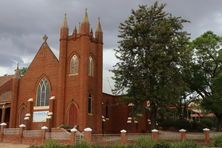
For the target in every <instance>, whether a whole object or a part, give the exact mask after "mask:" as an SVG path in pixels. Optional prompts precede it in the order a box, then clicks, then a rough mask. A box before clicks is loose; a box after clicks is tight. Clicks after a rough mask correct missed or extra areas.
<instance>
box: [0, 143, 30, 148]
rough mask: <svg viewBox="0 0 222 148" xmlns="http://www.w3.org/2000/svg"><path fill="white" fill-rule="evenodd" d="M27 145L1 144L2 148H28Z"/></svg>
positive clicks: (0, 147)
mask: <svg viewBox="0 0 222 148" xmlns="http://www.w3.org/2000/svg"><path fill="white" fill-rule="evenodd" d="M28 147H29V145H25V144H11V143H0V148H28Z"/></svg>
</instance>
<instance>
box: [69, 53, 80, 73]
mask: <svg viewBox="0 0 222 148" xmlns="http://www.w3.org/2000/svg"><path fill="white" fill-rule="evenodd" d="M78 72H79V60H78V57H77V56H76V55H74V56H73V57H72V58H71V61H70V74H78Z"/></svg>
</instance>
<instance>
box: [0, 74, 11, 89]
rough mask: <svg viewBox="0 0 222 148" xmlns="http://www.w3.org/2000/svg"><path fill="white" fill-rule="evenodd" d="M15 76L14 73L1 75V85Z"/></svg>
mask: <svg viewBox="0 0 222 148" xmlns="http://www.w3.org/2000/svg"><path fill="white" fill-rule="evenodd" d="M13 77H14V75H5V76H1V77H0V86H2V85H3V84H5V83H6V82H7V81H9V80H10V79H12V78H13Z"/></svg>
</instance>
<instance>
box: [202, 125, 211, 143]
mask: <svg viewBox="0 0 222 148" xmlns="http://www.w3.org/2000/svg"><path fill="white" fill-rule="evenodd" d="M203 132H204V142H205V143H206V144H208V143H209V141H210V134H209V133H210V129H208V128H204V129H203Z"/></svg>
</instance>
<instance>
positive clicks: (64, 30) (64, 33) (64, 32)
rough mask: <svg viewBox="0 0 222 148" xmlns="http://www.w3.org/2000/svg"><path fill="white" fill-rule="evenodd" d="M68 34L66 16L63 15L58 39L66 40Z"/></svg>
mask: <svg viewBox="0 0 222 148" xmlns="http://www.w3.org/2000/svg"><path fill="white" fill-rule="evenodd" d="M68 34H69V28H68V21H67V15H66V13H65V16H64V20H63V23H62V26H61V28H60V39H67V38H68Z"/></svg>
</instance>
